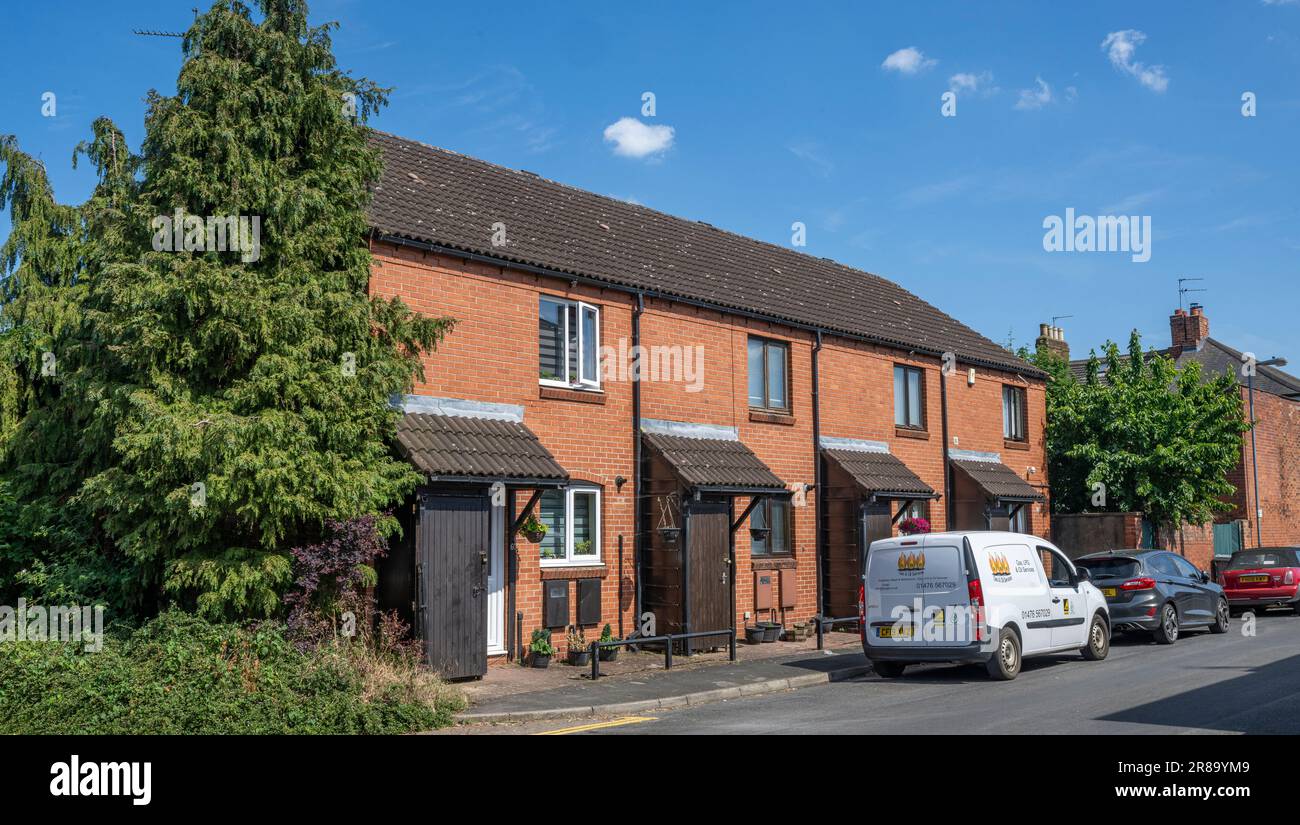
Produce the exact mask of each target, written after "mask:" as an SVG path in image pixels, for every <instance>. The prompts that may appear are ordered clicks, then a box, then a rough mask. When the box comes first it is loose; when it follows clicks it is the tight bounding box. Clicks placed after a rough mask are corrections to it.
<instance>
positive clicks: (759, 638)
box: [745, 625, 767, 645]
mask: <svg viewBox="0 0 1300 825" xmlns="http://www.w3.org/2000/svg"><path fill="white" fill-rule="evenodd" d="M766 635H767V634H766V632H764V630H763V628H761V627H751V626H749V625H745V642H746V643H747V644H751V645H756V644H761V643H762V642H763V637H764V636H766Z"/></svg>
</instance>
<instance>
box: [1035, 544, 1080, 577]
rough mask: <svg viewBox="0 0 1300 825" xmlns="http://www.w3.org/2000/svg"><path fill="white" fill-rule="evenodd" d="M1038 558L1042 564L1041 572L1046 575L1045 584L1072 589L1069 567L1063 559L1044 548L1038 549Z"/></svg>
mask: <svg viewBox="0 0 1300 825" xmlns="http://www.w3.org/2000/svg"><path fill="white" fill-rule="evenodd" d="M1038 558H1039V560H1040V561H1042V563H1043V572H1044V573H1046V574H1047V583H1048V584H1049V585H1051V586H1052V587H1073V586H1074V581H1073V579H1071V577H1070V565H1069V564H1067V563H1066V561H1065V559H1063V558H1061V557H1060V556H1059V555H1057V554H1056V553H1055V552H1053V551H1051V550H1048V549H1047V548H1046V547H1039V548H1038Z"/></svg>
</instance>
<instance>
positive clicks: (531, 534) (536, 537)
mask: <svg viewBox="0 0 1300 825" xmlns="http://www.w3.org/2000/svg"><path fill="white" fill-rule="evenodd" d="M519 532H521V533H523V536H524V538H526V539H528V540H529V541H531V542H532V543H533V544H538V543H539V542H541V540H542V539H544V538H546V531H545V530H520V531H519Z"/></svg>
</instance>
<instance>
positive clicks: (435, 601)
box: [418, 495, 491, 679]
mask: <svg viewBox="0 0 1300 825" xmlns="http://www.w3.org/2000/svg"><path fill="white" fill-rule="evenodd" d="M488 504H489V500H488V498H487V496H456V495H428V496H425V497H424V500H423V506H422V507H421V512H420V555H419V564H420V569H419V574H418V578H419V582H420V592H419V604H418V607H419V610H420V614H421V625H422V627H423V631H424V647H425V653H426V654H427V656H428V659H429V666H430V667H432V668H433V669H434V670H435V671H437V672H438V673H439V675H441V676H442V677H443V678H444V679H464V678H467V677H472V676H482V675H483V674H485V673H487V576H488V553H489V551H490V549H491V546H490V544H489V542H490V540H491V538H490V535H489V532H488V514H489V509H488Z"/></svg>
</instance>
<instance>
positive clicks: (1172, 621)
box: [1151, 604, 1178, 645]
mask: <svg viewBox="0 0 1300 825" xmlns="http://www.w3.org/2000/svg"><path fill="white" fill-rule="evenodd" d="M1151 635H1152V636H1153V637H1154V638H1155V640H1156V642H1157V643H1159V644H1162V645H1171V644H1173V643H1174V642H1176V641H1178V611H1177V610H1176V609H1175V608H1174V606H1173V605H1172V604H1166V605H1165V606H1164V607H1162V608H1160V624H1158V625H1156V629H1155V630H1153V631H1151Z"/></svg>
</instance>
